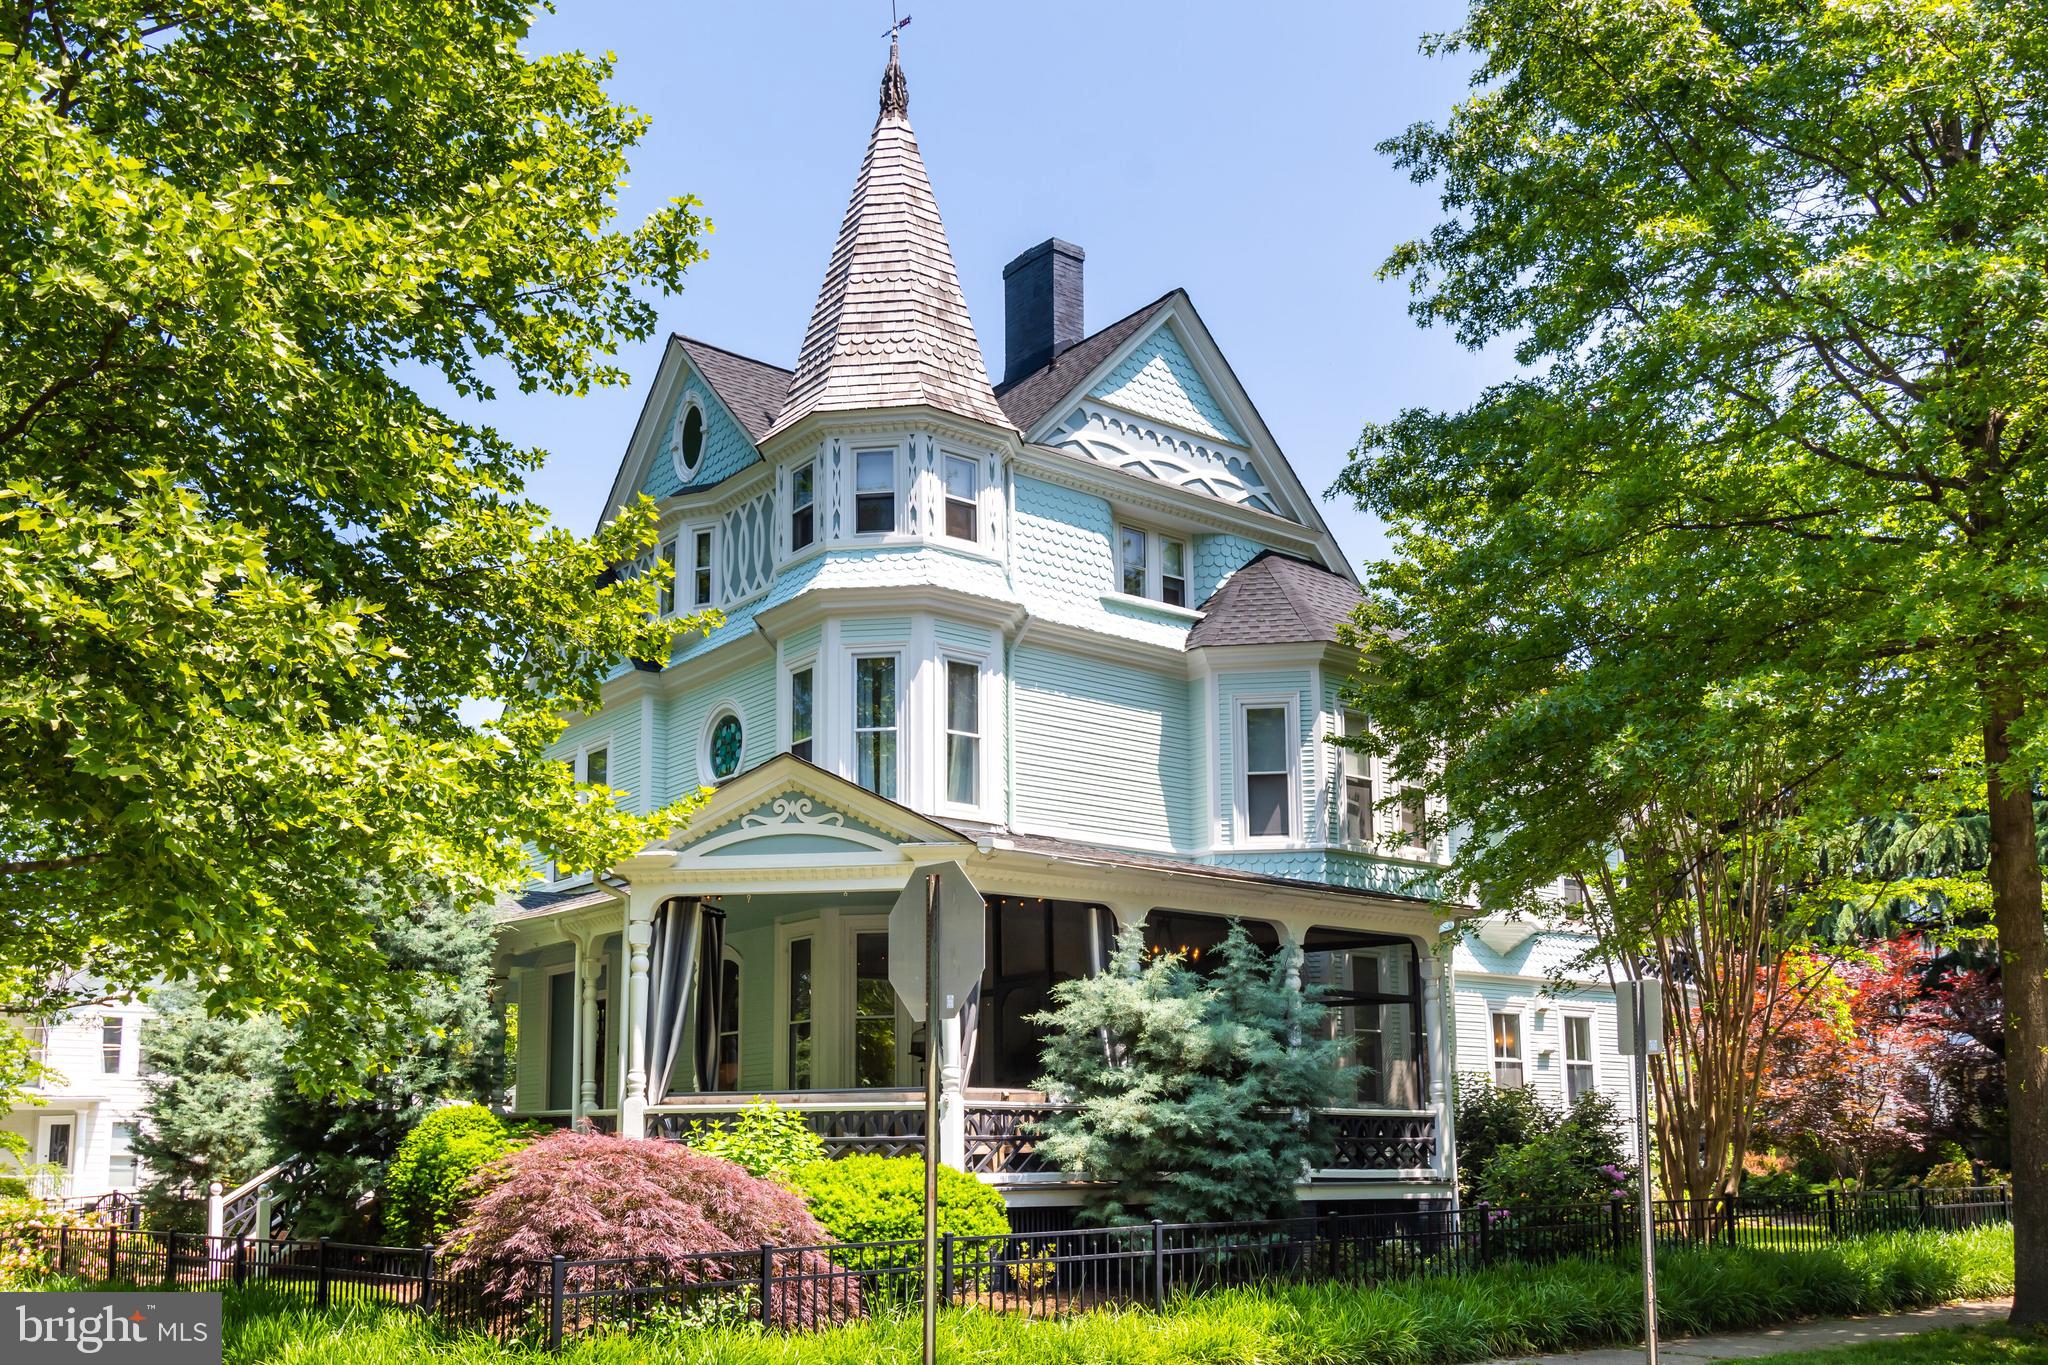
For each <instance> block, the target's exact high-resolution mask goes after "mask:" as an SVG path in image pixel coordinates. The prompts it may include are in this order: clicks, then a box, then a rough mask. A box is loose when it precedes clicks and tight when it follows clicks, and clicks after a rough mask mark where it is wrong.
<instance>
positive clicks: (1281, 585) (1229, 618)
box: [1188, 550, 1362, 649]
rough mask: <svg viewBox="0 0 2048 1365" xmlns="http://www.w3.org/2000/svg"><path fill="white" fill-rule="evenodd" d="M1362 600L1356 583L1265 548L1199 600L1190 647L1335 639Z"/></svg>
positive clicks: (1332, 640)
mask: <svg viewBox="0 0 2048 1365" xmlns="http://www.w3.org/2000/svg"><path fill="white" fill-rule="evenodd" d="M1361 599H1362V594H1361V593H1360V592H1359V589H1358V585H1357V584H1356V583H1354V582H1352V581H1351V580H1350V579H1348V578H1345V577H1343V576H1342V575H1341V574H1333V573H1331V572H1330V571H1329V570H1327V569H1324V568H1321V567H1319V566H1317V565H1314V564H1311V563H1309V562H1308V561H1307V560H1305V559H1296V558H1295V557H1294V556H1292V555H1283V554H1281V553H1280V552H1279V551H1277V550H1263V551H1261V552H1260V553H1259V554H1257V555H1255V556H1253V557H1252V559H1251V561H1250V562H1249V563H1247V564H1246V565H1245V566H1244V567H1243V568H1241V569H1239V570H1238V571H1237V572H1236V573H1234V574H1232V575H1230V577H1228V578H1226V579H1224V580H1223V586H1222V587H1220V588H1218V589H1217V590H1216V591H1215V592H1214V593H1213V594H1211V596H1210V598H1209V600H1208V601H1206V602H1204V603H1202V612H1203V616H1202V619H1201V620H1200V621H1197V622H1196V623H1195V625H1194V627H1193V629H1191V630H1189V631H1188V648H1189V649H1202V648H1204V647H1206V646H1209V645H1281V644H1334V643H1336V640H1337V628H1338V626H1340V625H1342V624H1343V623H1344V622H1346V621H1348V620H1350V619H1351V614H1352V612H1353V611H1355V610H1356V609H1357V607H1358V604H1359V602H1360V600H1361Z"/></svg>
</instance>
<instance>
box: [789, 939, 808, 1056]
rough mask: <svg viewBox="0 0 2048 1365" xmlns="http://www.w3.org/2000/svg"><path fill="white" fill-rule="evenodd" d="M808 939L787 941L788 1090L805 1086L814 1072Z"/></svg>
mask: <svg viewBox="0 0 2048 1365" xmlns="http://www.w3.org/2000/svg"><path fill="white" fill-rule="evenodd" d="M811 1008H812V996H811V940H810V939H808V938H795V939H791V940H790V941H789V1018H788V1021H787V1024H786V1027H787V1029H788V1031H789V1032H788V1040H789V1058H788V1073H787V1074H788V1077H789V1081H788V1084H789V1088H790V1089H791V1090H809V1089H810V1088H811V1079H812V1077H813V1075H814V1074H815V1070H814V1068H813V1066H812V1062H813V1060H814V1059H813V1058H812V1056H811V1022H812V1020H811Z"/></svg>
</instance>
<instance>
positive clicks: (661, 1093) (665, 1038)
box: [647, 900, 704, 1104]
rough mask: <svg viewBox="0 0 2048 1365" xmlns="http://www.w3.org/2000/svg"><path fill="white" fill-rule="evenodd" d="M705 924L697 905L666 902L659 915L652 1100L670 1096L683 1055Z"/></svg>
mask: <svg viewBox="0 0 2048 1365" xmlns="http://www.w3.org/2000/svg"><path fill="white" fill-rule="evenodd" d="M703 922H704V910H703V905H702V903H701V902H698V901H693V900H669V901H663V902H662V903H661V908H660V909H658V910H656V911H655V912H654V938H653V941H652V942H651V943H650V944H649V948H648V972H647V1097H648V1099H649V1100H650V1101H652V1102H653V1103H656V1104H659V1103H661V1101H662V1100H663V1099H665V1098H666V1097H667V1096H668V1089H669V1075H670V1073H671V1072H673V1071H674V1070H675V1065H676V1059H677V1057H679V1056H680V1055H682V1051H683V1025H684V1023H685V1021H686V1020H688V1018H689V1017H690V1016H689V1013H688V1005H689V997H690V994H691V990H690V987H691V983H692V982H693V980H694V979H695V977H696V974H697V958H698V940H699V939H701V938H702V937H703V934H702V926H703Z"/></svg>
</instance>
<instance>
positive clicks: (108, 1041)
mask: <svg viewBox="0 0 2048 1365" xmlns="http://www.w3.org/2000/svg"><path fill="white" fill-rule="evenodd" d="M122 1032H123V1027H122V1021H121V1017H120V1016H119V1015H113V1014H110V1015H108V1016H107V1017H106V1019H104V1020H102V1021H101V1023H100V1070H101V1071H102V1072H103V1073H105V1074H106V1075H109V1076H118V1075H120V1074H121V1034H122Z"/></svg>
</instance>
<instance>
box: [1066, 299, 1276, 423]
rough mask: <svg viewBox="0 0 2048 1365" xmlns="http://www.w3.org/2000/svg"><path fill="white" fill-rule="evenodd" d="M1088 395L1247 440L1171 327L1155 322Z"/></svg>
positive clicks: (1160, 418) (1154, 416)
mask: <svg viewBox="0 0 2048 1365" xmlns="http://www.w3.org/2000/svg"><path fill="white" fill-rule="evenodd" d="M1089 396H1090V397H1093V398H1099V399H1101V400H1102V401H1103V402H1105V403H1114V404H1116V405H1117V406H1118V407H1120V408H1123V409H1125V410H1127V411H1130V412H1135V413H1137V414H1138V415H1139V416H1140V417H1150V418H1152V419H1154V420H1155V421H1160V422H1167V423H1170V424H1172V425H1173V426H1177V427H1179V428H1181V429H1182V430H1183V431H1192V432H1196V433H1199V434H1200V435H1203V436H1213V437H1215V438H1217V439H1218V440H1223V441H1229V442H1230V443H1231V444H1233V445H1240V446H1241V445H1243V444H1244V443H1245V442H1244V437H1242V436H1240V435H1238V433H1237V428H1235V427H1233V426H1231V424H1230V419H1229V418H1228V417H1226V416H1224V414H1223V406H1222V404H1220V403H1218V402H1217V401H1216V396H1215V395H1214V394H1212V393H1210V392H1209V386H1208V385H1207V384H1204V383H1203V382H1202V377H1201V376H1200V375H1199V374H1197V373H1196V372H1195V364H1194V362H1193V361H1192V360H1189V359H1188V353H1187V352H1186V351H1184V350H1182V349H1181V345H1180V341H1179V340H1178V339H1177V338H1176V337H1175V336H1174V334H1173V331H1172V329H1171V328H1169V327H1165V326H1161V327H1159V328H1157V329H1156V330H1155V331H1154V332H1153V333H1152V335H1151V336H1149V337H1147V338H1145V340H1144V341H1142V342H1140V343H1139V345H1138V348H1137V349H1136V350H1134V351H1132V352H1131V353H1130V354H1129V355H1128V356H1125V357H1124V360H1123V363H1122V364H1120V365H1118V366H1117V367H1116V368H1115V369H1114V370H1111V371H1110V372H1109V374H1108V375H1107V376H1105V377H1104V378H1103V381H1102V382H1101V383H1100V384H1098V385H1096V386H1095V389H1094V391H1093V392H1092V393H1091V394H1090V395H1089Z"/></svg>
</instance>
